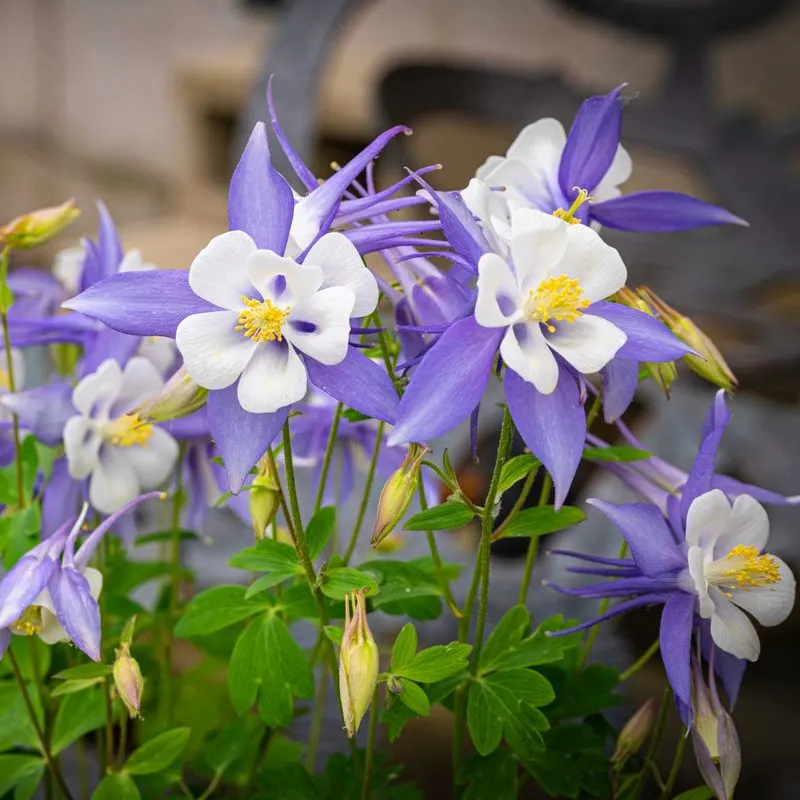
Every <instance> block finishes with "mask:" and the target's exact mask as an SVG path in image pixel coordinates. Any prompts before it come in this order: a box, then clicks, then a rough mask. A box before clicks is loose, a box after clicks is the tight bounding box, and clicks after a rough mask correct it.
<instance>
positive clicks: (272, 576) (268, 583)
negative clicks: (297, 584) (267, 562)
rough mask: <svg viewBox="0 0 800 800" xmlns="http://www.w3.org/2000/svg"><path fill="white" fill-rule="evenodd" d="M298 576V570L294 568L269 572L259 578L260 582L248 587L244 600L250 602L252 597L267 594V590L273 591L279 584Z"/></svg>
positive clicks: (257, 581) (256, 581)
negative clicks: (262, 593)
mask: <svg viewBox="0 0 800 800" xmlns="http://www.w3.org/2000/svg"><path fill="white" fill-rule="evenodd" d="M298 574H299V573H298V572H297V569H296V568H294V567H292V568H291V569H286V570H275V571H274V572H268V573H267V574H266V575H262V576H261V577H260V578H258V580H255V581H253V583H251V584H250V585H249V586H248V587H247V591H246V592H245V593H244V599H245V600H249V599H250V598H251V597H255V596H256V595H257V594H261V592H266V591H267V589H271V588H272V587H273V586H277V585H278V584H279V583H283V582H284V581H288V580H289V578H294V577H296V576H297V575H298Z"/></svg>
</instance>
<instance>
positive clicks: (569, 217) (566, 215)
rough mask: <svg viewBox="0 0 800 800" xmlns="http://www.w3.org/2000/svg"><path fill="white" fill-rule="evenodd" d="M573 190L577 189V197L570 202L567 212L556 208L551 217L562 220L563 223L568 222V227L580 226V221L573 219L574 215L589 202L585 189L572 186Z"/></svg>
mask: <svg viewBox="0 0 800 800" xmlns="http://www.w3.org/2000/svg"><path fill="white" fill-rule="evenodd" d="M573 189H577V191H578V196H577V197H576V198H575V200H574V201H573V202H572V205H571V206H570V207H569V209H568V210H567V211H564V209H563V208H557V209H556V210H555V211H554V212H553V216H554V217H558V218H559V219H563V220H564V222H569V224H570V225H580V224H581V221H580V220H579V219H575V216H574V215H575V212H576V211H577V210H578V209H579V208H580V207H581V206H582V205H583V204H584V203H585V202H587V201H588V200H589V192H587V191H586V189H578V187H577V186H574V187H573Z"/></svg>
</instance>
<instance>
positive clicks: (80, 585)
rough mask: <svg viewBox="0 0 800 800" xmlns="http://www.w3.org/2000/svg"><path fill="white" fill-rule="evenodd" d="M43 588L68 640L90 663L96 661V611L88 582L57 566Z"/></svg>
mask: <svg viewBox="0 0 800 800" xmlns="http://www.w3.org/2000/svg"><path fill="white" fill-rule="evenodd" d="M47 588H48V589H49V590H50V596H51V597H52V598H53V608H54V609H55V612H56V617H57V618H58V621H59V622H60V623H61V626H62V627H63V628H64V630H65V631H66V632H67V634H68V636H69V638H70V639H72V641H73V642H74V643H75V646H76V647H77V648H78V649H79V650H82V651H83V652H84V653H86V655H87V656H89V658H91V659H92V660H93V661H100V658H101V654H100V608H99V606H98V605H97V601H96V600H95V599H94V598H93V597H92V592H91V590H90V588H89V581H87V580H86V578H85V577H84V576H83V575H81V574H80V572H78V571H77V570H75V569H73V568H72V567H58V568H56V569H55V570H54V571H53V574H52V576H51V578H50V581H49V583H48V587H47Z"/></svg>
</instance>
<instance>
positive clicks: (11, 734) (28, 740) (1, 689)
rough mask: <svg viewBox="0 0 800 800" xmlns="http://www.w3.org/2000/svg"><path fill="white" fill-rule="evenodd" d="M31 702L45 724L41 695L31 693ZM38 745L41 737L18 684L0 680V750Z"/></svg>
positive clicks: (37, 715)
mask: <svg viewBox="0 0 800 800" xmlns="http://www.w3.org/2000/svg"><path fill="white" fill-rule="evenodd" d="M31 702H32V703H33V705H34V709H35V711H36V717H37V720H38V722H39V724H40V725H43V724H44V712H43V711H42V707H41V703H40V701H39V695H38V694H35V693H31ZM38 745H39V739H38V738H37V736H36V732H35V730H34V728H33V725H32V724H31V720H30V717H29V716H28V710H27V708H26V706H25V701H24V700H23V698H22V695H21V694H20V691H19V688H18V687H17V684H16V683H15V682H13V681H2V682H0V751H3V750H11V749H14V748H16V747H20V746H23V747H32V748H37V747H38Z"/></svg>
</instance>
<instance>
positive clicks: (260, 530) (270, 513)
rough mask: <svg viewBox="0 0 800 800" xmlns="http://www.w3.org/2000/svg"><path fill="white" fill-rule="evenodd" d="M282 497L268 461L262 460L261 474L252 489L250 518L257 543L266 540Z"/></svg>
mask: <svg viewBox="0 0 800 800" xmlns="http://www.w3.org/2000/svg"><path fill="white" fill-rule="evenodd" d="M280 497H281V494H280V487H279V486H278V484H277V483H276V482H275V476H274V475H273V474H272V471H271V470H270V468H269V465H268V464H267V463H266V460H265V459H261V465H260V469H259V473H258V475H257V476H256V477H255V478H254V479H253V485H252V486H251V487H250V517H251V519H252V520H253V534H254V535H255V537H256V540H257V541H258V540H261V539H265V538H266V536H267V528H269V526H270V524H271V523H272V520H274V519H275V515H276V514H277V513H278V508H279V506H280Z"/></svg>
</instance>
